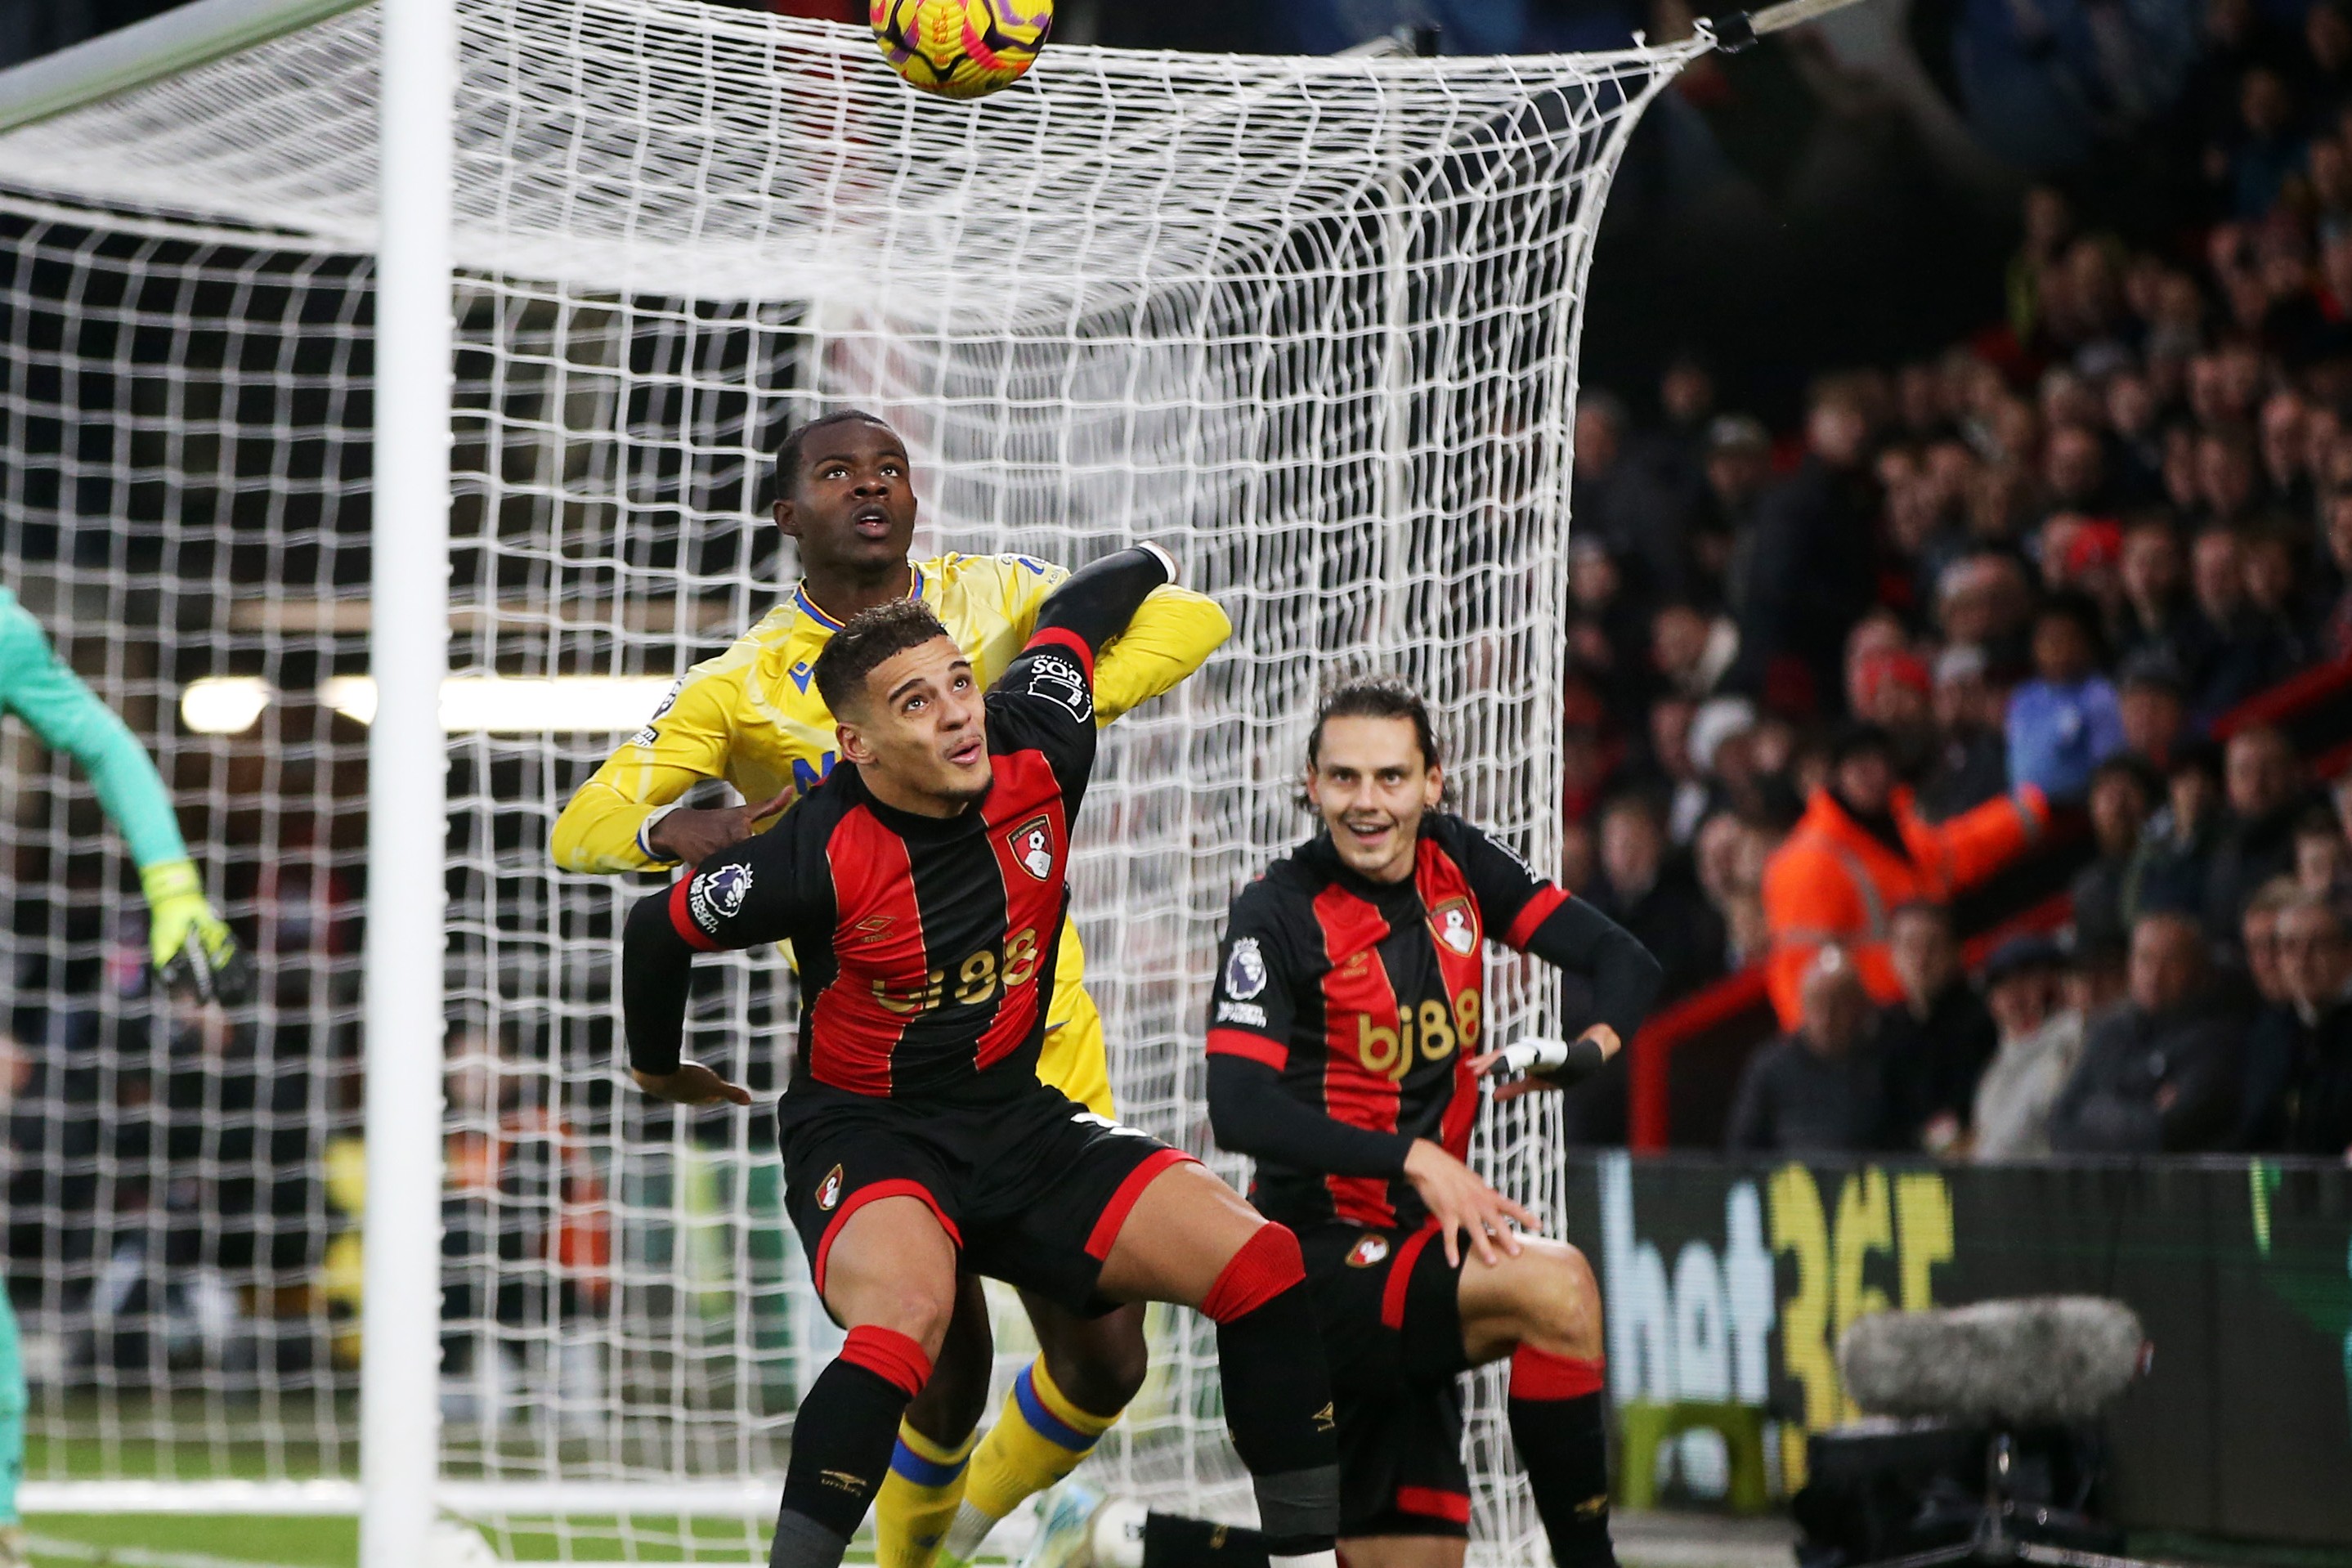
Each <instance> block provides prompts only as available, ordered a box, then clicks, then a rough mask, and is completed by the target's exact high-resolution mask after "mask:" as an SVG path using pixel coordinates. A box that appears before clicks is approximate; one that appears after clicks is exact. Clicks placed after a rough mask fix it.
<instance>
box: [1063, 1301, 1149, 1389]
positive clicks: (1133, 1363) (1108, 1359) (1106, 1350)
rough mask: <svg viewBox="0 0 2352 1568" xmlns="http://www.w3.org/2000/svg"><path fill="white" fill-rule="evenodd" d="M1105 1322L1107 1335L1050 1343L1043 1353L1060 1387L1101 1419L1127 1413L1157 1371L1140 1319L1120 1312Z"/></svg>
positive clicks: (1098, 1334) (1128, 1313)
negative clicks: (1081, 1341) (1153, 1368)
mask: <svg viewBox="0 0 2352 1568" xmlns="http://www.w3.org/2000/svg"><path fill="white" fill-rule="evenodd" d="M1104 1323H1105V1325H1106V1331H1104V1332H1101V1333H1097V1334H1095V1335H1092V1336H1090V1337H1089V1338H1088V1340H1087V1342H1086V1343H1085V1344H1084V1345H1055V1344H1048V1345H1045V1346H1044V1347H1043V1351H1042V1353H1043V1354H1044V1355H1045V1371H1046V1372H1047V1373H1048V1374H1050V1375H1051V1376H1052V1378H1053V1380H1054V1386H1055V1387H1056V1388H1058V1389H1060V1390H1061V1391H1062V1392H1063V1393H1064V1394H1067V1395H1068V1396H1069V1397H1070V1400H1071V1402H1072V1403H1073V1404H1075V1405H1077V1407H1078V1408H1079V1409H1081V1410H1084V1411H1087V1412H1088V1413H1089V1414H1092V1415H1115V1414H1117V1413H1118V1412H1119V1411H1121V1410H1124V1409H1126V1408H1127V1406H1128V1402H1129V1400H1131V1399H1133V1398H1134V1397H1135V1396H1136V1394H1139V1393H1140V1392H1141V1391H1142V1388H1143V1380H1144V1378H1145V1376H1146V1375H1147V1374H1148V1373H1150V1370H1151V1352H1150V1347H1149V1346H1148V1345H1146V1344H1145V1343H1144V1340H1143V1321H1142V1319H1141V1318H1140V1317H1139V1315H1137V1314H1135V1313H1132V1312H1120V1313H1118V1314H1117V1315H1115V1316H1114V1317H1111V1318H1108V1319H1105V1320H1104ZM1111 1324H1118V1325H1120V1327H1118V1328H1110V1327H1109V1326H1108V1325H1111Z"/></svg>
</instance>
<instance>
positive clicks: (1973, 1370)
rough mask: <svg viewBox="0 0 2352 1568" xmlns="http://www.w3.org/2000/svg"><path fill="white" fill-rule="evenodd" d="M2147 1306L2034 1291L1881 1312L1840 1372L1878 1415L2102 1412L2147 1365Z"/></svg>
mask: <svg viewBox="0 0 2352 1568" xmlns="http://www.w3.org/2000/svg"><path fill="white" fill-rule="evenodd" d="M2147 1349H2148V1346H2147V1338H2146V1336H2145V1335H2144V1334H2143V1333H2142V1332H2141V1331H2140V1322H2139V1315H2138V1314H2137V1313H2136V1312H2134V1311H2133V1310H2131V1309H2130V1308H2129V1307H2126V1306H2125V1305H2124V1304H2123V1303H2122V1302H2121V1301H2113V1300H2107V1299H2106V1298H2105V1297H2100V1296H2028V1297H2022V1298H2020V1299H2018V1300H2007V1301H1979V1302H1978V1303H1977V1304H1976V1305H1974V1306H1970V1307H1953V1308H1948V1309H1942V1310H1934V1311H1926V1312H1877V1313H1874V1314H1872V1315H1871V1316H1869V1317H1866V1318H1863V1319H1860V1320H1859V1321H1856V1322H1854V1323H1853V1326H1852V1327H1850V1328H1848V1329H1847V1330H1846V1331H1845V1334H1844V1337H1843V1339H1841V1340H1840V1341H1839V1342H1838V1372H1839V1373H1840V1374H1841V1375H1842V1376H1843V1378H1844V1379H1845V1387H1846V1393H1847V1394H1850V1395H1852V1396H1853V1401H1854V1403H1855V1404H1857V1405H1861V1406H1862V1407H1863V1408H1864V1410H1867V1411H1869V1412H1870V1413H1871V1414H1873V1415H1897V1416H1937V1417H1942V1418H1944V1419H1947V1420H1957V1421H1972V1422H1981V1423H1988V1424H1992V1425H1998V1426H2071V1425H2074V1424H2076V1423H2080V1422H2084V1421H2088V1420H2091V1419H2093V1418H2094V1417H2095V1416H2096V1415H2098V1414H2099V1412H2100V1411H2101V1410H2102V1409H2104V1408H2105V1406H2106V1405H2107V1403H2108V1402H2109V1401H2110V1400H2112V1399H2114V1398H2115V1397H2116V1395H2117V1394H2121V1393H2122V1392H2123V1391H2124V1390H2125V1389H2126V1387H2128V1386H2129V1385H2130V1384H2131V1381H2132V1379H2133V1378H2135V1377H2137V1375H2139V1373H2140V1372H2141V1371H2142V1370H2143V1369H2144V1367H2145V1364H2146V1356H2147Z"/></svg>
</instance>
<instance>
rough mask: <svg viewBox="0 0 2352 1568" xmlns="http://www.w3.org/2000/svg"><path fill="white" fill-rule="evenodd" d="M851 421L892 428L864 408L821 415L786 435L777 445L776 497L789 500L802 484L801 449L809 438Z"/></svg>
mask: <svg viewBox="0 0 2352 1568" xmlns="http://www.w3.org/2000/svg"><path fill="white" fill-rule="evenodd" d="M852 421H856V422H857V423H859V424H863V425H879V426H881V427H882V428H883V429H885V430H887V429H889V428H890V422H889V421H888V420H887V419H885V418H883V417H882V416H880V415H879V414H868V413H867V412H866V410H864V409H863V408H836V409H835V410H834V411H833V412H832V413H830V414H820V415H818V416H816V417H815V418H814V419H810V420H807V421H804V422H803V423H802V424H799V425H795V426H793V427H792V428H791V429H789V430H787V431H785V432H784V438H783V439H782V440H781V441H779V442H777V443H776V475H775V494H776V499H777V500H791V499H792V494H793V487H794V486H795V485H797V484H799V483H800V477H801V450H802V448H803V447H806V446H807V445H808V438H809V437H810V436H812V435H813V434H814V433H815V432H817V431H819V430H823V429H826V428H828V427H829V426H835V425H846V424H849V423H851V422H852Z"/></svg>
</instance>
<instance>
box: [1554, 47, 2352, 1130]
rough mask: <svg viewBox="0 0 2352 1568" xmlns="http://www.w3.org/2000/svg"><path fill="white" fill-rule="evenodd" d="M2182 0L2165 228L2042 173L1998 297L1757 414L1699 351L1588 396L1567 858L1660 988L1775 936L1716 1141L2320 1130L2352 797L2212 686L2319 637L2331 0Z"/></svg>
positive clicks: (2338, 478) (2333, 211)
mask: <svg viewBox="0 0 2352 1568" xmlns="http://www.w3.org/2000/svg"><path fill="white" fill-rule="evenodd" d="M2207 26H2208V31H2209V42H2210V52H2209V54H2208V56H2207V58H2206V60H2205V62H2204V63H2203V65H2202V66H2200V69H2199V70H2198V72H2197V73H2196V76H2195V78H2194V79H2193V81H2192V83H2191V85H2190V88H2189V91H2188V93H2187V95H2186V97H2185V98H2184V100H2183V101H2182V102H2181V104H2180V105H2179V108H2178V110H2176V114H2177V116H2178V120H2179V133H2180V134H2181V136H2182V137H2183V138H2184V140H2185V142H2187V143H2188V144H2189V146H2190V147H2191V148H2192V150H2193V153H2194V161H2193V166H2194V167H2195V168H2196V169H2198V170H2199V171H2200V174H2201V184H2199V185H2198V186H2197V188H2196V189H2195V191H2194V192H2193V193H2192V201H2191V205H2190V206H2189V208H2187V209H2184V210H2182V211H2181V212H2179V213H2178V214H2176V215H2174V216H2175V217H2176V218H2177V219H2178V224H2177V226H2176V227H2175V228H2174V229H2173V230H2172V231H2171V232H2170V233H2169V234H2168V235H2167V236H2166V237H2164V238H2163V239H2162V240H2161V241H2158V242H2152V243H2147V244H2139V245H2135V244H2131V243H2126V240H2125V239H2123V238H2122V237H2118V236H2117V235H2116V234H2115V233H2112V232H2106V231H2104V230H2103V229H2101V228H2100V227H2099V226H2096V225H2095V224H2093V223H2090V222H2088V221H2085V220H2084V218H2083V217H2081V216H2079V215H2078V213H2077V211H2076V209H2075V207H2074V204H2073V203H2072V202H2071V201H2070V199H2069V197H2068V195H2066V194H2064V193H2063V192H2062V191H2060V190H2059V189H2056V188H2054V187H2051V186H2042V187H2037V188H2035V189H2033V190H2032V192H2031V193H2030V194H2029V195H2027V196H2026V197H2025V199H2024V209H2023V214H2022V220H2023V221H2022V231H2023V239H2022V243H2021V247H2020V248H2019V249H2018V251H2017V252H2016V254H2015V256H2014V258H2012V259H2011V263H2010V266H2009V270H2008V275H2007V278H2006V279H2005V284H2006V299H2007V305H2008V309H2007V319H2006V321H2004V322H2002V323H2001V324H2000V326H1999V327H1998V329H1997V330H1993V331H1986V332H1984V333H1981V334H1979V336H1978V337H1976V338H1974V339H1972V340H1971V341H1969V342H1964V343H1958V344H1954V345H1952V346H1950V347H1949V348H1948V349H1947V350H1946V351H1945V352H1943V353H1939V354H1937V355H1934V356H1932V357H1927V358H1922V359H1916V360H1913V361H1910V362H1907V363H1900V364H1894V365H1887V366H1881V367H1874V368H1867V369H1858V370H1854V371H1851V372H1846V373H1842V374H1832V375H1826V376H1823V377H1822V378H1820V379H1819V380H1818V381H1817V382H1816V383H1815V384H1814V385H1813V387H1812V388H1811V393H1810V395H1809V398H1808V403H1807V409H1806V414H1805V417H1804V421H1803V426H1802V429H1801V432H1799V433H1797V434H1795V435H1793V436H1792V437H1790V438H1789V439H1787V440H1785V441H1781V442H1778V443H1776V441H1775V440H1774V438H1773V437H1772V435H1771V434H1770V433H1769V431H1768V430H1767V429H1766V427H1765V426H1763V424H1761V423H1760V422H1759V420H1757V419H1756V418H1753V417H1751V416H1748V415H1746V414H1743V413H1741V412H1738V411H1737V410H1735V409H1730V408H1727V407H1724V406H1721V405H1720V404H1719V401H1718V395H1717V383H1716V381H1715V378H1714V377H1713V376H1712V375H1711V374H1710V373H1709V370H1708V368H1707V367H1706V365H1705V364H1704V363H1701V362H1700V361H1698V360H1696V359H1694V358H1683V359H1679V360H1677V361H1675V363H1672V364H1671V365H1670V366H1669V367H1668V368H1667V370H1666V371H1665V373H1664V376H1663V378H1662V381H1661V383H1660V384H1659V385H1658V387H1657V389H1656V397H1655V405H1654V416H1653V417H1648V418H1644V419H1640V420H1636V419H1635V418H1634V417H1633V416H1632V415H1631V413H1630V412H1629V410H1628V406H1627V405H1626V403H1625V402H1624V401H1622V400H1621V399H1620V398H1619V397H1617V396H1614V395H1611V394H1609V393H1607V392H1604V391H1596V390H1591V389H1588V391H1587V393H1586V395H1585V396H1584V398H1583V399H1582V401H1581V402H1580V405H1579V406H1578V410H1577V418H1576V425H1577V430H1576V434H1577V447H1576V462H1575V473H1574V498H1573V504H1574V516H1575V519H1576V528H1575V537H1574V542H1573V543H1572V546H1571V552H1572V562H1571V582H1572V593H1573V598H1574V608H1573V614H1572V618H1571V623H1570V630H1569V656H1570V667H1571V670H1572V674H1571V677H1570V683H1569V689H1568V692H1567V702H1568V717H1569V735H1570V739H1569V744H1568V748H1567V758H1568V766H1567V777H1566V780H1565V786H1566V798H1565V807H1566V814H1567V817H1568V821H1569V825H1570V826H1569V833H1568V847H1567V860H1568V864H1567V866H1566V868H1565V870H1566V874H1567V876H1568V878H1569V879H1570V882H1571V884H1572V885H1575V886H1579V887H1580V888H1588V889H1594V890H1595V892H1596V893H1597V897H1598V901H1599V902H1600V903H1601V905H1602V907H1603V908H1605V909H1607V910H1609V911H1610V912H1611V913H1612V914H1613V915H1615V916H1616V917H1617V918H1618V919H1619V920H1620V921H1622V922H1624V923H1625V924H1626V925H1627V926H1629V927H1630V928H1631V929H1632V930H1633V931H1634V932H1635V933H1636V934H1637V935H1639V936H1640V937H1641V938H1642V939H1643V941H1644V942H1647V943H1649V944H1650V945H1651V946H1652V948H1653V949H1654V951H1655V952H1657V953H1658V955H1659V956H1660V958H1661V959H1662V960H1663V961H1664V963H1665V966H1666V971H1667V995H1668V998H1669V999H1672V998H1675V997H1679V996H1685V995H1688V994H1691V993H1693V992H1694V991H1696V990H1697V989H1699V988H1700V987H1702V986H1704V985H1706V984H1708V983H1709V982H1711V981H1713V980H1716V979H1717V978H1718V977H1720V976H1723V975H1725V974H1727V973H1730V972H1731V971H1733V970H1736V969H1738V968H1740V967H1742V966H1745V965H1747V964H1749V963H1765V964H1766V965H1767V969H1768V973H1769V975H1770V978H1771V991H1772V996H1773V1000H1774V1003H1775V1005H1776V1007H1777V1008H1778V1010H1779V1013H1780V1021H1781V1023H1782V1025H1783V1028H1784V1033H1783V1035H1782V1037H1780V1039H1778V1040H1776V1041H1775V1042H1774V1043H1772V1044H1771V1045H1770V1046H1769V1047H1765V1048H1763V1049H1762V1050H1760V1051H1759V1052H1758V1053H1757V1054H1756V1055H1755V1056H1754V1057H1753V1058H1751V1059H1750V1060H1749V1062H1748V1067H1747V1069H1746V1073H1745V1076H1744V1078H1743V1080H1742V1082H1741V1084H1740V1088H1739V1093H1738V1100H1737V1104H1736V1107H1735V1110H1734V1112H1733V1115H1732V1119H1731V1128H1730V1134H1729V1136H1730V1141H1731V1142H1732V1144H1733V1145H1734V1146H1735V1147H1738V1148H1744V1149H1777V1150H1792V1151H1800V1150H1827V1149H1910V1148H1919V1149H1926V1150H1929V1151H1934V1152H1953V1153H1959V1152H1974V1153H1976V1154H1978V1155H1979V1156H1983V1157H2002V1156H2015V1155H2020V1154H2031V1153H2036V1152H2053V1151H2054V1152H2116V1153H2125V1152H2158V1151H2180V1152H2190V1151H2215V1150H2241V1149H2243V1150H2260V1151H2271V1152H2298V1153H2314V1154H2325V1155H2343V1156H2352V998H2348V997H2347V982H2352V947H2347V931H2346V923H2345V922H2346V918H2347V895H2352V849H2347V837H2346V825H2347V821H2352V792H2347V791H2341V790H2339V791H2335V792H2332V793H2331V791H2330V790H2329V789H2328V787H2327V785H2328V784H2329V781H2328V780H2326V779H2323V778H2321V777H2318V776H2316V775H2317V773H2318V772H2319V771H2321V770H2320V769H2319V768H2318V767H2317V766H2315V764H2317V763H2321V762H2322V761H2323V759H2318V758H2307V757H2302V756H2298V755H2297V754H2296V752H2295V751H2294V746H2293V744H2292V742H2290V740H2289V738H2288V737H2287V736H2286V735H2285V734H2284V732H2283V731H2280V730H2279V729H2277V728H2274V727H2272V726H2271V725H2270V724H2268V723H2265V722H2260V721H2249V719H2248V716H2247V714H2246V712H2245V711H2244V710H2242V707H2241V705H2242V704H2244V703H2245V702H2246V700H2248V699H2250V698H2252V697H2254V696H2256V695H2257V694H2258V693H2261V692H2263V691H2265V690H2267V689H2272V688H2274V687H2275V686H2276V685H2277V684H2278V683H2279V682H2280V681H2282V680H2284V679H2287V678H2289V677H2291V676H2294V675H2295V674H2296V673H2297V672H2299V671H2302V670H2305V669H2307V668H2311V667H2313V666H2315V665H2316V664H2321V663H2326V662H2329V661H2336V660H2341V659H2345V658H2352V12H2347V10H2346V9H2345V8H2344V7H2342V6H2341V5H2336V4H2334V3H2333V0H2323V3H2322V4H2319V5H2314V6H2313V7H2312V8H2311V9H2310V11H2309V13H2308V15H2307V17H2306V20H2305V25H2304V26H2303V29H2302V34H2301V37H2279V36H2275V35H2273V33H2272V32H2270V31H2269V30H2268V29H2267V26H2266V24H2264V23H2263V21H2262V20H2261V19H2260V18H2259V17H2258V16H2256V15H2255V14H2254V13H2253V12H2252V10H2251V9H2250V8H2249V7H2248V6H2247V5H2244V4H2243V3H2242V0H2213V4H2212V5H2211V6H2210V14H2209V17H2208V23H2207ZM2233 710H2239V711H2238V712H2236V714H2235V715H2234V716H2232V715H2233ZM2084 813H2086V814H2087V816H2088V819H2089V824H2090V830H2091V833H2092V834H2093V836H2094V837H2095V846H2096V857H2095V860H2094V861H2093V862H2092V864H2091V865H2090V866H2089V867H2088V868H2087V869H2085V870H2084V872H2083V873H2082V874H2081V877H2080V879H2079V880H2078V881H2076V883H2075V884H2074V889H2073V913H2072V921H2071V926H2070V927H2069V928H2068V929H2067V930H2066V931H2064V932H2063V933H2061V937H2062V940H2052V939H2049V938H2043V937H2036V936H2022V937H2016V938H2012V939H2011V941H2009V942H2006V943H2004V944H2002V945H2001V946H2000V948H1999V949H1998V951H1996V952H1993V953H1992V954H1991V955H1990V961H1989V963H1986V964H1985V965H1984V966H1983V969H1982V973H1980V974H1979V975H1978V976H1976V977H1974V978H1971V977H1969V976H1968V975H1967V974H1965V973H1963V972H1962V965H1961V962H1960V944H1959V942H1958V939H1957V937H1956V934H1955V931H1954V928H1953V921H1952V916H1951V912H1950V910H1949V900H1950V899H1951V897H1952V896H1953V895H1954V894H1955V893H1956V892H1958V891H1960V890H1962V889H1965V888H1966V887H1967V886H1968V885H1969V884H1970V883H1972V882H1974V881H1978V880H1980V879H1983V878H1984V877H1985V876H1987V875H1989V874H1990V873H1991V872H1992V871H1993V870H1994V869H1996V868H1998V867H1999V866H2000V865H2001V864H2002V863H2004V862H2006V861H2008V860H2010V859H2012V858H2015V857H2016V856H2017V855H2018V854H2019V853H2021V852H2022V851H2023V850H2024V849H2025V848H2026V847H2028V846H2029V845H2031V844H2032V842H2034V841H2035V840H2036V839H2037V837H2039V836H2040V835H2041V834H2042V832H2043V831H2044V830H2045V829H2046V828H2047V827H2048V826H2049V825H2050V824H2051V822H2052V821H2053V815H2054V816H2056V817H2060V818H2063V817H2065V816H2069V815H2076V816H2079V815H2080V814H2084ZM1585 1115H1586V1121H1587V1124H1586V1127H1585V1131H1586V1132H1587V1134H1588V1135H1591V1136H1601V1137H1605V1136H1608V1135H1609V1134H1610V1133H1611V1132H1612V1131H1614V1129H1613V1127H1612V1124H1611V1123H1612V1111H1611V1110H1610V1109H1609V1108H1608V1107H1607V1106H1606V1104H1605V1103H1602V1102H1596V1104H1594V1105H1592V1106H1589V1107H1587V1108H1586V1111H1585Z"/></svg>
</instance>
